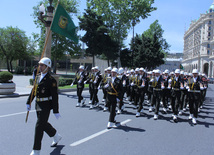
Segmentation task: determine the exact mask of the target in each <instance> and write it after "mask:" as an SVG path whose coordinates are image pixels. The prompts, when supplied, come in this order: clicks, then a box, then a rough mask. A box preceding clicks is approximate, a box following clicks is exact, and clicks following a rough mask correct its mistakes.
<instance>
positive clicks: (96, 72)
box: [89, 66, 102, 110]
mask: <svg viewBox="0 0 214 155" xmlns="http://www.w3.org/2000/svg"><path fill="white" fill-rule="evenodd" d="M101 80H102V75H101V73H100V71H99V67H98V66H96V67H94V81H93V85H94V86H93V98H92V103H91V105H90V108H89V110H91V109H93V108H94V106H95V104H96V106H99V100H98V97H97V93H98V90H99V87H100V82H101Z"/></svg>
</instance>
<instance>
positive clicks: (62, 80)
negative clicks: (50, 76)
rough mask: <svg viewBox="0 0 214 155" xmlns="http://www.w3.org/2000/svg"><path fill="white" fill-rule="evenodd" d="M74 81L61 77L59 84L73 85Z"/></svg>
mask: <svg viewBox="0 0 214 155" xmlns="http://www.w3.org/2000/svg"><path fill="white" fill-rule="evenodd" d="M72 82H73V79H71V78H59V86H65V85H71V83H72Z"/></svg>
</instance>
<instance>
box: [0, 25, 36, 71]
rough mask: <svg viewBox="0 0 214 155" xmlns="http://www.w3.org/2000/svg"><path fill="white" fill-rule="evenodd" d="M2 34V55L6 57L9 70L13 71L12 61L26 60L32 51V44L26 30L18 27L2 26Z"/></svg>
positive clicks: (0, 49)
mask: <svg viewBox="0 0 214 155" xmlns="http://www.w3.org/2000/svg"><path fill="white" fill-rule="evenodd" d="M0 35H1V37H0V53H1V56H2V58H5V59H6V62H7V69H8V71H9V72H13V66H12V61H14V60H19V59H20V60H26V59H27V58H28V57H29V55H30V54H29V53H31V52H32V51H30V48H29V47H30V45H32V44H28V43H29V40H28V38H27V36H26V35H25V32H24V31H22V30H20V29H19V28H17V27H16V28H13V27H11V26H10V27H6V28H0ZM28 45H29V46H28ZM31 48H32V47H31ZM31 50H32V49H31ZM28 52H29V53H28Z"/></svg>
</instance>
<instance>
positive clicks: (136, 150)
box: [0, 85, 214, 155]
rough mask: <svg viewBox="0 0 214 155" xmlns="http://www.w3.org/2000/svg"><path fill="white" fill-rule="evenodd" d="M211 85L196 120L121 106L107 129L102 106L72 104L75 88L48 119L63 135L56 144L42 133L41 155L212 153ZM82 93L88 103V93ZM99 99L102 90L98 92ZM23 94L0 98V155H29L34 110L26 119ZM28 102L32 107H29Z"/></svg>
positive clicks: (213, 109)
mask: <svg viewBox="0 0 214 155" xmlns="http://www.w3.org/2000/svg"><path fill="white" fill-rule="evenodd" d="M213 90H214V85H210V87H209V89H208V91H207V98H206V101H205V105H204V108H203V109H202V111H201V112H200V113H199V117H198V124H197V125H196V126H194V125H193V124H192V122H191V121H189V120H188V116H189V114H188V112H186V113H184V115H182V116H179V118H178V123H174V122H173V121H172V118H171V112H168V114H162V113H161V112H160V116H159V119H158V120H154V119H153V113H149V112H148V106H145V107H144V113H143V115H142V116H141V117H139V118H136V117H135V114H136V110H134V109H133V108H132V106H131V105H128V104H126V112H125V113H124V114H120V115H118V116H117V118H116V119H117V121H119V122H121V126H119V127H117V128H115V129H111V130H107V129H106V126H107V122H108V117H109V113H108V112H103V111H102V109H101V108H97V109H93V110H89V106H88V105H87V106H86V107H78V108H77V107H75V105H76V103H77V97H76V93H75V92H68V93H64V94H61V95H60V96H59V102H60V114H61V116H62V117H61V118H60V119H59V120H56V118H55V117H54V115H53V114H51V115H50V119H49V122H50V123H51V124H52V125H53V126H54V127H55V128H56V129H57V130H58V132H59V133H60V134H61V135H62V137H63V138H62V140H61V141H60V143H59V145H58V146H57V147H56V148H51V147H50V144H51V143H52V138H49V137H48V136H47V134H44V137H43V141H42V150H41V155H49V154H50V155H118V154H119V155H139V154H144V155H172V154H173V155H202V154H203V155H213V154H214V121H213V120H214V96H213ZM83 96H84V97H86V98H87V100H86V102H87V103H88V101H89V94H88V91H84V93H83ZM99 99H100V101H101V99H102V92H101V91H100V92H99ZM26 100H27V97H18V98H2V99H0V106H1V108H0V124H1V127H0V155H29V154H30V152H31V151H32V145H33V138H34V127H35V123H36V114H35V111H34V108H32V110H31V112H30V114H29V119H28V122H27V123H25V117H26V106H25V103H26ZM34 105H35V104H34V103H33V107H34Z"/></svg>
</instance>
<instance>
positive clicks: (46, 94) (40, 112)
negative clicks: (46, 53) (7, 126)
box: [27, 57, 62, 155]
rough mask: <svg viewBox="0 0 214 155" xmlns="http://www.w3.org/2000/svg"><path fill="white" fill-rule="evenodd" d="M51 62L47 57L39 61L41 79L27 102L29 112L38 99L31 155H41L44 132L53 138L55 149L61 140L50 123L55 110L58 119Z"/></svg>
mask: <svg viewBox="0 0 214 155" xmlns="http://www.w3.org/2000/svg"><path fill="white" fill-rule="evenodd" d="M50 68H51V60H50V59H49V58H47V57H44V58H42V59H41V60H40V61H39V70H40V72H41V75H40V78H38V77H37V80H36V84H35V85H34V88H33V89H32V92H31V94H30V96H29V97H28V100H27V110H28V111H30V109H31V101H32V100H33V99H34V98H35V97H36V106H35V107H36V114H37V122H36V127H35V136H34V145H33V151H32V152H31V154H30V155H39V154H40V150H41V143H42V138H43V134H44V132H46V133H47V134H48V136H49V137H53V143H52V145H51V146H52V147H55V146H56V145H57V143H58V142H59V141H60V140H61V138H62V137H61V136H60V135H59V134H58V133H57V131H56V129H55V128H54V127H53V126H52V125H51V124H50V123H49V122H48V118H49V115H50V111H51V110H52V109H53V113H54V115H55V117H56V118H57V119H58V118H59V117H60V114H59V105H58V89H57V82H56V80H55V79H54V78H53V77H52V76H51V74H50V73H49V70H50Z"/></svg>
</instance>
